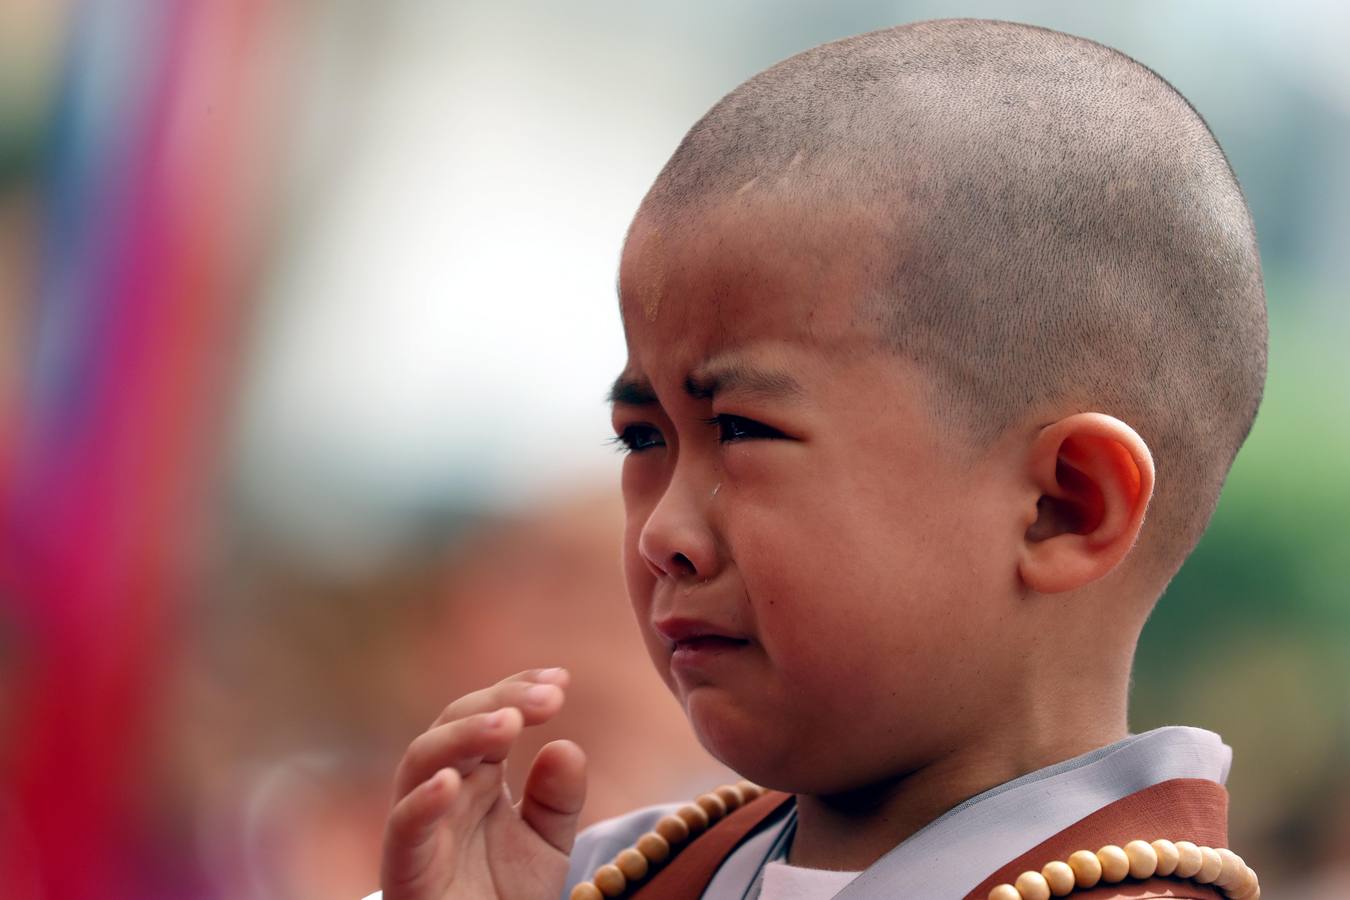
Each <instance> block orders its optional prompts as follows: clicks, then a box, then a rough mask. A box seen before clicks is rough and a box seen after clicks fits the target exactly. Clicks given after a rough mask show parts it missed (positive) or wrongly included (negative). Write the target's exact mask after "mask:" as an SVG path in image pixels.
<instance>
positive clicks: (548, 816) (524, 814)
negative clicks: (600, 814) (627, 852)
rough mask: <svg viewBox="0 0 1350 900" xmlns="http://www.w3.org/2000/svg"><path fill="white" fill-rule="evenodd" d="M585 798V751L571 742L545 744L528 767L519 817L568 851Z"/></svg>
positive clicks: (555, 844) (557, 845) (570, 847)
mask: <svg viewBox="0 0 1350 900" xmlns="http://www.w3.org/2000/svg"><path fill="white" fill-rule="evenodd" d="M585 799H586V754H584V753H582V752H581V748H580V747H578V746H577V745H576V744H574V743H572V742H571V741H553V742H552V743H550V744H545V745H544V747H543V748H542V749H541V750H540V751H539V754H538V755H537V756H536V757H535V758H534V763H533V764H532V765H531V766H530V774H529V775H527V776H526V778H525V791H524V793H523V795H522V796H521V799H520V805H519V808H520V816H521V818H522V819H524V820H525V821H526V822H527V823H529V825H530V827H532V828H533V829H534V830H535V831H536V832H538V833H539V836H540V837H542V838H543V839H544V840H546V841H548V842H549V843H550V844H552V845H553V846H554V847H556V848H557V849H558V850H560V851H562V852H563V853H571V852H572V840H573V838H575V837H576V833H577V817H578V816H579V815H580V814H581V807H582V804H583V802H584V801H585Z"/></svg>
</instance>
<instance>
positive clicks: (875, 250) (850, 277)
mask: <svg viewBox="0 0 1350 900" xmlns="http://www.w3.org/2000/svg"><path fill="white" fill-rule="evenodd" d="M680 213H681V214H679V215H673V214H666V215H661V214H657V213H653V212H650V211H648V210H644V211H643V212H642V213H639V215H638V218H637V219H636V220H635V221H634V223H633V227H632V229H631V230H630V232H629V237H628V241H627V243H626V244H625V247H624V254H623V259H622V261H621V263H620V270H619V301H620V308H621V311H622V314H623V321H624V333H625V336H626V338H627V340H628V349H629V363H628V367H627V371H628V372H629V373H637V372H643V371H646V370H648V369H650V368H653V367H655V366H659V365H669V364H671V363H675V362H681V363H686V364H687V365H688V366H689V367H694V366H697V365H701V364H704V363H706V362H708V361H710V360H713V359H716V358H725V357H727V356H728V354H731V355H735V354H736V352H737V351H738V350H742V349H744V348H749V347H758V348H761V349H762V348H766V347H772V348H775V349H774V351H773V353H772V355H773V356H775V357H779V358H780V359H781V358H782V357H784V356H786V357H791V356H794V355H799V354H802V353H808V352H815V353H822V352H823V353H841V352H850V350H852V351H855V352H856V350H858V349H860V348H862V347H864V346H875V344H876V343H877V341H876V336H877V322H876V315H875V308H874V306H875V305H874V304H869V303H867V302H865V301H866V299H867V298H868V296H869V295H870V292H871V291H872V289H873V286H874V283H873V275H874V273H875V272H876V271H877V270H878V268H879V267H880V266H881V265H883V264H884V255H883V251H882V248H883V242H882V241H881V240H880V239H879V235H878V230H877V228H876V223H875V222H874V220H873V219H872V218H871V217H869V216H867V215H865V214H863V213H861V212H860V211H851V210H846V209H829V208H822V206H821V204H818V203H817V204H811V205H809V206H808V205H803V204H800V203H797V204H794V203H788V202H785V201H782V200H778V199H766V198H746V197H731V198H728V199H726V200H723V201H721V202H717V203H708V204H703V205H701V206H700V207H699V208H697V209H695V210H681V211H680Z"/></svg>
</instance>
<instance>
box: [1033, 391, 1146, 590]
mask: <svg viewBox="0 0 1350 900" xmlns="http://www.w3.org/2000/svg"><path fill="white" fill-rule="evenodd" d="M1027 464H1028V474H1029V475H1030V477H1031V480H1032V482H1033V484H1034V486H1035V491H1036V493H1037V494H1038V499H1037V501H1036V511H1035V518H1034V520H1033V521H1032V522H1031V525H1030V527H1029V528H1028V529H1027V532H1026V537H1025V540H1024V541H1023V543H1022V553H1021V559H1020V561H1019V564H1018V574H1019V575H1021V577H1022V581H1023V582H1024V583H1025V584H1026V585H1027V587H1029V588H1031V589H1032V590H1033V591H1036V592H1038V593H1042V594H1055V593H1060V592H1062V591H1071V590H1073V589H1074V588H1078V587H1082V586H1083V585H1085V584H1089V583H1091V582H1093V581H1096V580H1097V579H1099V578H1101V577H1103V576H1104V575H1106V573H1108V572H1110V571H1111V570H1112V569H1114V568H1115V567H1116V565H1117V564H1118V563H1119V562H1120V561H1121V560H1122V559H1124V558H1125V554H1126V553H1128V552H1129V551H1130V548H1131V547H1133V546H1134V542H1135V539H1136V538H1137V537H1138V536H1139V528H1140V527H1141V526H1142V525H1143V523H1144V511H1145V510H1146V509H1147V508H1148V501H1149V498H1150V497H1152V496H1153V455H1152V454H1151V453H1150V452H1149V449H1148V445H1147V444H1145V443H1144V440H1143V438H1141V437H1140V436H1139V435H1138V433H1136V432H1135V430H1134V429H1133V428H1131V427H1130V426H1128V425H1126V424H1125V423H1124V422H1122V421H1120V420H1119V419H1115V418H1112V417H1111V416H1108V415H1104V414H1102V413H1077V414H1075V415H1072V416H1068V417H1066V418H1063V419H1060V420H1059V421H1058V422H1055V423H1054V424H1053V425H1047V426H1046V427H1045V428H1043V429H1041V431H1040V432H1039V433H1038V434H1037V435H1036V438H1035V439H1034V440H1033V441H1032V445H1031V450H1030V454H1029V456H1028V459H1027ZM1028 518H1029V519H1030V518H1031V516H1030V515H1028Z"/></svg>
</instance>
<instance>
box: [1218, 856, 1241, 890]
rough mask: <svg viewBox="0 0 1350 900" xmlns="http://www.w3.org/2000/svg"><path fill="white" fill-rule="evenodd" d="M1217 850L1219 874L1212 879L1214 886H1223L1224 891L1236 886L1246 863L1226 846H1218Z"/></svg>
mask: <svg viewBox="0 0 1350 900" xmlns="http://www.w3.org/2000/svg"><path fill="white" fill-rule="evenodd" d="M1217 852H1218V854H1219V862H1220V866H1219V876H1218V877H1217V878H1215V879H1214V884H1215V886H1217V887H1220V888H1223V889H1224V890H1225V891H1226V890H1229V889H1230V888H1235V887H1237V886H1238V882H1239V880H1240V879H1241V878H1242V874H1243V872H1244V871H1245V870H1246V868H1247V864H1246V863H1245V862H1243V861H1242V857H1240V856H1238V855H1237V854H1236V853H1234V852H1233V851H1232V850H1229V849H1228V848H1227V847H1220V848H1218V851H1217Z"/></svg>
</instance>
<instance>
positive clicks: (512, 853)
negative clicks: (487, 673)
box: [380, 669, 586, 900]
mask: <svg viewBox="0 0 1350 900" xmlns="http://www.w3.org/2000/svg"><path fill="white" fill-rule="evenodd" d="M567 682H568V675H567V671H566V670H565V669H543V670H539V669H533V670H530V671H528V672H521V673H520V674H518V675H513V676H511V677H510V678H508V679H506V680H505V681H501V682H498V683H497V684H495V685H493V686H492V687H490V688H485V689H483V690H481V691H475V692H474V693H472V694H467V695H465V696H463V697H460V698H459V699H458V700H456V701H455V702H454V703H451V704H450V705H449V706H447V707H446V708H445V711H444V712H442V713H441V715H440V717H439V718H437V719H436V721H435V722H433V723H432V725H431V727H430V728H429V729H427V731H426V732H424V733H423V734H421V735H419V736H418V737H417V738H416V739H415V740H414V741H413V742H412V743H411V744H410V745H409V746H408V751H407V753H405V754H404V755H403V760H402V762H400V763H399V767H398V772H397V774H396V776H395V780H394V808H393V811H392V812H390V814H389V820H388V821H387V822H386V824H385V832H384V852H383V857H382V860H381V866H380V870H381V871H380V883H381V888H382V889H383V891H384V900H460V898H463V900H557V898H558V897H559V896H560V895H561V894H562V888H563V882H564V880H565V879H566V877H567V866H568V860H567V855H568V853H569V852H571V849H572V839H573V838H574V837H575V836H576V826H577V815H578V814H579V813H580V812H581V805H582V801H583V800H584V799H585V796H586V757H585V755H584V754H583V753H582V752H581V748H580V747H578V746H577V745H576V744H574V743H572V742H571V741H554V742H552V743H550V744H547V745H545V746H544V747H543V749H541V750H540V751H539V754H538V755H537V756H536V757H535V758H534V763H533V764H532V765H531V766H530V772H529V775H528V776H527V777H526V780H525V790H524V792H523V796H522V797H521V798H520V800H519V802H517V803H515V804H512V802H511V795H510V792H509V791H508V790H507V787H506V783H505V781H504V779H503V773H504V771H505V760H506V756H507V754H508V753H509V752H510V750H511V745H512V744H514V743H515V741H516V738H517V737H519V736H520V732H521V730H522V729H523V728H524V727H525V726H527V725H538V724H540V723H541V722H547V721H548V720H549V719H551V718H553V717H554V716H555V715H557V713H558V710H560V709H561V708H562V704H563V689H564V688H565V687H566V686H567Z"/></svg>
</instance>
